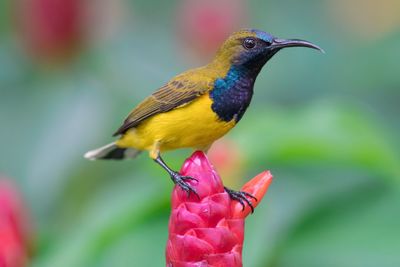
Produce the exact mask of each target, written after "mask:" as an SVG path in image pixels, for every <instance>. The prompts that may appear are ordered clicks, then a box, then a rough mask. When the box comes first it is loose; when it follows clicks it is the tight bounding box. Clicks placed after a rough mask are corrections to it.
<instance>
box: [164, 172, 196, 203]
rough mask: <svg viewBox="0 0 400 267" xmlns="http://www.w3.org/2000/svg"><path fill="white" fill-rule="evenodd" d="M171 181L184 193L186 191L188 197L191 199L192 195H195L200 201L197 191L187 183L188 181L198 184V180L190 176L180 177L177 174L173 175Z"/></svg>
mask: <svg viewBox="0 0 400 267" xmlns="http://www.w3.org/2000/svg"><path fill="white" fill-rule="evenodd" d="M171 179H172V181H173V182H174V184H176V185H178V186H179V187H180V188H181V189H182V190H183V191H185V192H186V193H187V196H188V197H190V193H193V194H195V195H196V196H197V198H198V199H199V200H200V196H199V194H197V191H196V189H194V188H193V187H192V186H190V185H189V184H188V183H187V182H186V180H190V181H196V182H198V181H199V180H197V179H196V178H193V177H190V176H183V175H180V174H179V173H177V172H175V173H173V174H171Z"/></svg>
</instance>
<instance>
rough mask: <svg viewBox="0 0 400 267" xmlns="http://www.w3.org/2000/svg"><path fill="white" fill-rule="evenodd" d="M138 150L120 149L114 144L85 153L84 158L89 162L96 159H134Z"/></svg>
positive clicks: (138, 152)
mask: <svg viewBox="0 0 400 267" xmlns="http://www.w3.org/2000/svg"><path fill="white" fill-rule="evenodd" d="M140 152H141V151H140V150H137V149H134V148H120V147H118V146H117V145H116V144H115V142H113V143H111V144H108V145H105V146H103V147H100V148H98V149H94V150H91V151H88V152H86V153H85V155H84V157H85V158H87V159H90V160H96V159H126V158H135V157H136V156H137V155H139V154H140Z"/></svg>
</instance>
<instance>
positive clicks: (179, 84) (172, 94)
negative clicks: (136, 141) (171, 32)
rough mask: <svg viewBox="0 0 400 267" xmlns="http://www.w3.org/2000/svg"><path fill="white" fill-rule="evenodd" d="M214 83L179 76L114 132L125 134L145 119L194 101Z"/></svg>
mask: <svg viewBox="0 0 400 267" xmlns="http://www.w3.org/2000/svg"><path fill="white" fill-rule="evenodd" d="M212 86H213V83H212V82H211V81H210V80H208V79H202V78H201V77H197V79H190V80H189V79H185V78H184V77H180V76H178V77H177V78H175V79H173V80H171V81H170V82H169V83H167V84H166V85H164V86H163V87H161V88H160V89H158V90H157V91H156V92H154V93H153V94H152V95H151V96H149V97H147V98H146V99H145V100H143V101H142V102H141V103H140V104H139V105H138V106H137V107H136V108H134V109H133V110H132V111H131V113H130V114H129V115H128V117H127V118H126V119H125V121H124V124H123V125H122V126H121V127H120V128H119V129H118V130H117V131H116V132H115V133H114V136H116V135H119V134H124V133H125V132H126V131H127V130H129V129H130V128H133V127H136V126H137V125H139V124H140V123H141V122H142V121H143V120H145V119H147V118H149V117H151V116H154V115H156V114H158V113H163V112H167V111H170V110H172V109H175V108H177V107H179V106H182V105H185V104H188V103H190V102H192V101H193V100H194V99H196V98H197V97H199V96H201V95H203V94H204V93H205V92H207V91H209V90H211V89H212Z"/></svg>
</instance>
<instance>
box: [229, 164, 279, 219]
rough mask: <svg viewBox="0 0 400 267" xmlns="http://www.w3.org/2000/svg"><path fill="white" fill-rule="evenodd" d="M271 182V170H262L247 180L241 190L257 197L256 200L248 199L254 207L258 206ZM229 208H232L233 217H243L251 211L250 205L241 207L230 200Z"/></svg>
mask: <svg viewBox="0 0 400 267" xmlns="http://www.w3.org/2000/svg"><path fill="white" fill-rule="evenodd" d="M271 182H272V174H271V172H270V171H264V172H262V173H260V174H258V175H257V176H256V177H254V178H253V179H251V180H250V181H248V182H247V183H246V184H245V185H244V186H243V187H242V189H241V191H244V192H246V193H249V194H251V195H253V196H254V197H255V198H256V199H257V200H255V199H251V198H249V201H251V203H252V204H253V207H254V208H255V207H257V206H258V204H259V203H260V202H261V200H262V199H263V197H264V195H265V193H266V192H267V190H268V187H269V185H270V184H271ZM231 208H232V214H233V217H234V218H245V217H247V216H248V215H249V214H250V213H251V212H252V209H251V207H249V206H248V205H246V206H245V208H244V209H243V206H242V205H241V204H240V203H238V202H236V201H234V202H232V204H231Z"/></svg>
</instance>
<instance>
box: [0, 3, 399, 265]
mask: <svg viewBox="0 0 400 267" xmlns="http://www.w3.org/2000/svg"><path fill="white" fill-rule="evenodd" d="M0 23H1V26H0V69H1V71H0V125H1V126H0V127H1V131H0V172H1V173H3V174H5V175H6V176H7V177H9V178H11V179H14V180H15V181H16V183H17V184H18V186H19V188H20V190H21V191H22V193H23V194H24V197H25V200H26V205H27V207H28V208H29V210H30V213H31V217H32V222H31V224H32V225H33V227H34V229H35V233H36V253H35V255H34V256H33V258H32V266H37V267H63V266H65V267H71V266H74V267H80V266H82V267H84V266H85V267H88V266H113V267H119V266H121V267H122V266H163V265H164V247H165V241H166V238H167V221H168V215H169V193H170V191H171V189H172V183H171V182H170V180H169V178H168V177H167V176H166V174H165V173H164V172H163V170H162V169H161V168H159V167H157V166H156V165H155V164H154V163H153V162H152V161H151V160H149V159H148V158H147V157H146V156H145V155H142V156H141V157H139V158H138V159H137V160H135V161H124V162H115V161H110V162H101V161H98V162H90V161H87V160H84V159H83V157H82V155H83V154H84V152H86V151H87V150H89V149H92V148H95V147H98V146H101V145H103V144H105V143H108V142H110V141H111V140H113V139H112V138H111V134H112V133H113V132H114V130H116V129H117V128H118V127H119V126H120V124H121V122H122V120H123V118H124V116H125V115H126V114H127V113H128V112H129V111H130V109H131V108H133V107H134V105H136V104H137V103H138V102H139V101H140V100H142V99H143V98H144V97H145V96H147V95H148V94H150V93H151V92H152V91H154V90H155V89H156V88H158V87H160V86H161V85H162V84H163V83H165V82H166V81H167V80H168V79H169V78H171V77H172V76H173V75H175V74H177V73H179V72H181V71H184V70H185V69H187V68H190V67H196V66H199V65H201V64H203V63H204V62H206V61H207V60H208V59H209V58H210V57H211V56H212V53H213V52H214V51H215V49H216V46H217V45H218V44H219V42H220V41H221V40H222V39H223V38H225V36H226V35H227V34H228V33H230V32H231V31H232V30H236V29H238V28H240V27H242V26H244V27H251V28H258V29H262V30H265V31H268V32H271V33H272V34H274V35H276V36H279V37H282V38H302V39H306V40H309V41H312V42H315V43H317V44H318V45H320V46H321V47H323V48H324V49H325V51H326V54H324V55H323V54H320V53H317V52H315V51H312V50H309V49H300V48H299V49H286V50H284V51H282V52H280V53H279V54H278V55H276V56H275V57H274V58H273V59H272V60H271V61H270V62H269V63H268V65H267V66H266V67H265V68H264V69H263V71H262V72H261V74H260V76H259V78H258V80H257V83H256V86H255V95H254V99H253V102H252V105H251V107H250V108H249V110H248V111H247V113H246V115H245V116H244V118H243V120H242V121H241V122H240V124H239V125H238V127H236V128H235V129H234V130H233V131H232V132H231V133H229V135H228V136H227V137H226V139H225V140H226V141H224V142H222V143H221V145H220V146H218V147H219V148H216V149H214V150H213V151H214V152H215V151H216V150H219V151H216V152H215V154H218V153H219V154H222V155H224V151H225V150H226V151H236V153H229V155H234V157H235V158H234V159H229V157H228V160H226V159H225V160H221V162H219V163H218V160H219V159H218V156H217V157H216V159H215V161H216V163H215V165H217V168H219V169H221V173H222V175H223V178H224V180H225V181H226V183H227V184H230V185H232V186H234V187H236V188H239V187H240V185H242V184H243V183H244V182H245V181H246V180H248V179H250V178H251V177H253V176H255V175H256V174H257V173H259V172H261V171H263V170H264V169H270V170H271V171H272V173H273V174H274V177H275V180H274V181H273V183H272V186H271V187H270V190H269V192H268V194H267V196H266V198H265V199H264V200H263V202H262V204H260V205H259V207H258V208H257V210H256V212H255V214H254V215H253V216H250V217H249V219H248V220H247V224H246V240H245V246H244V252H243V257H244V266H248V267H250V266H251V267H253V266H254V267H263V266H270V267H272V266H273V267H302V266H304V267H314V266H315V267H321V266H324V267H347V266H348V267H361V266H362V267H369V266H371V267H376V266H380V267H396V266H400V256H399V255H400V254H399V251H400V228H399V226H400V153H399V151H400V138H399V136H400V123H399V116H400V75H399V70H400V65H399V64H400V63H399V62H400V51H399V48H400V2H399V1H397V0H384V1H374V0H351V1H345V0H339V1H334V0H324V1H315V0H305V1H295V0H285V1H265V0H251V1H250V0H249V1H240V0H235V1H234V0H229V1H227V0H220V1H209V0H208V1H195V0H181V1H178V0H175V1H149V0H131V1H128V0H126V1H124V0H114V1H111V0H110V1H107V0H90V1H89V0H87V1H79V0H15V1H7V0H6V1H1V3H0ZM214 152H212V153H214ZM190 153H191V151H190V150H181V151H176V152H171V153H168V154H166V155H165V159H166V161H167V162H169V163H170V164H171V165H172V166H173V167H174V168H175V169H178V168H179V166H180V164H181V163H182V162H183V160H184V159H185V158H186V157H188V156H189V155H190ZM229 155H228V156H229ZM232 162H235V164H232ZM238 162H239V163H240V164H237V163H238ZM239 174H240V175H239Z"/></svg>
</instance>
